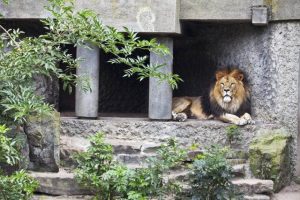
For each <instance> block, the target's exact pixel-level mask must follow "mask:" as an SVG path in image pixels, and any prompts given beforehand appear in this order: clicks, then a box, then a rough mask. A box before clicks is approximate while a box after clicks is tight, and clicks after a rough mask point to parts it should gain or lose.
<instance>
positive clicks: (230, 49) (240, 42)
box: [174, 22, 300, 172]
mask: <svg viewBox="0 0 300 200" xmlns="http://www.w3.org/2000/svg"><path fill="white" fill-rule="evenodd" d="M182 33H183V35H184V36H181V37H178V38H177V39H176V40H175V50H174V52H175V54H174V59H175V61H174V71H175V72H176V73H179V74H180V75H181V76H182V77H183V79H184V80H185V82H183V83H181V84H180V86H179V89H178V90H176V91H174V94H175V96H184V95H199V94H202V93H203V92H204V91H205V88H207V87H208V84H207V83H208V81H209V80H210V78H209V77H211V76H212V75H213V73H214V71H215V69H216V67H222V66H237V67H239V68H241V69H243V70H244V71H245V72H246V73H247V74H248V80H249V83H250V88H251V95H252V99H251V100H252V113H253V116H254V118H255V120H256V121H260V122H262V123H270V122H272V123H276V124H280V125H281V126H283V127H286V128H287V129H288V130H289V132H290V133H291V134H292V135H293V137H294V138H295V140H294V142H296V138H297V135H298V113H297V111H298V74H299V62H300V61H299V53H300V23H299V22H276V23H275V22H273V23H270V24H269V26H268V27H255V26H252V25H251V24H248V23H243V24H218V23H199V22H187V23H182ZM295 152H296V145H295V143H294V154H293V155H291V156H292V157H293V159H292V160H294V161H295V160H296V157H295ZM298 152H299V150H298ZM298 163H299V162H298ZM297 168H299V169H298V170H300V166H299V167H297ZM299 172H300V171H299Z"/></svg>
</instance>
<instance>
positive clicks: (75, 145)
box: [60, 135, 90, 167]
mask: <svg viewBox="0 0 300 200" xmlns="http://www.w3.org/2000/svg"><path fill="white" fill-rule="evenodd" d="M89 146H90V142H89V140H88V139H86V138H83V137H78V136H74V137H69V136H65V135H62V136H61V137H60V163H61V166H63V167H74V166H75V165H76V163H75V161H74V160H73V159H72V156H73V155H74V154H76V153H79V152H83V151H86V150H87V148H88V147H89Z"/></svg>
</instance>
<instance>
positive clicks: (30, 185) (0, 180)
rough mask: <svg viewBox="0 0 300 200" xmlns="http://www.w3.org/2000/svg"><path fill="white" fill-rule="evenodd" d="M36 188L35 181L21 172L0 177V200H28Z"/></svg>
mask: <svg viewBox="0 0 300 200" xmlns="http://www.w3.org/2000/svg"><path fill="white" fill-rule="evenodd" d="M37 187H38V183H37V181H36V180H34V179H33V178H32V177H30V176H29V175H28V174H27V173H26V172H25V171H23V170H21V171H19V172H16V173H14V174H13V175H11V176H4V175H0V199H1V200H2V199H3V200H16V199H18V200H29V199H30V198H31V197H32V194H33V192H34V191H35V190H36V188H37Z"/></svg>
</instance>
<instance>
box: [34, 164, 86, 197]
mask: <svg viewBox="0 0 300 200" xmlns="http://www.w3.org/2000/svg"><path fill="white" fill-rule="evenodd" d="M30 175H31V176H32V177H33V178H35V179H36V180H37V181H38V182H39V188H38V189H37V191H36V192H38V193H42V194H49V195H88V194H91V193H90V192H89V191H88V190H86V189H84V188H82V187H80V186H79V185H78V184H77V183H76V181H75V178H74V174H73V173H70V172H68V171H66V170H64V169H60V170H59V172H58V173H51V172H30Z"/></svg>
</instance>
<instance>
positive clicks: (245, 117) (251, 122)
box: [241, 113, 255, 125]
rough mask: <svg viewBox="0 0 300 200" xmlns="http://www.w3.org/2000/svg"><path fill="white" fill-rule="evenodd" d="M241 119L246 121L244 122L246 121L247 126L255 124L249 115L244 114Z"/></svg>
mask: <svg viewBox="0 0 300 200" xmlns="http://www.w3.org/2000/svg"><path fill="white" fill-rule="evenodd" d="M241 119H244V120H246V121H247V124H250V125H254V124H255V121H254V120H252V118H251V115H250V114H249V113H245V114H244V115H243V116H242V117H241Z"/></svg>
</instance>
